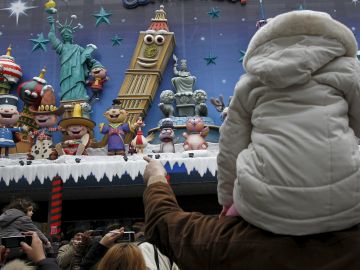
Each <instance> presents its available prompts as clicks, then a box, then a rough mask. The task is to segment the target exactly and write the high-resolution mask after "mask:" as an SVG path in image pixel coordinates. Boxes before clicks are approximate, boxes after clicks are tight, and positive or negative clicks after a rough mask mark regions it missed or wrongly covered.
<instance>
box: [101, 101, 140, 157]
mask: <svg viewBox="0 0 360 270" xmlns="http://www.w3.org/2000/svg"><path fill="white" fill-rule="evenodd" d="M104 116H105V117H106V119H107V120H108V121H109V124H104V123H101V124H100V132H101V133H102V134H106V135H108V155H110V156H111V155H122V156H125V142H124V139H125V136H126V134H127V133H129V132H134V130H135V128H136V126H137V124H136V123H135V124H134V125H133V126H130V124H129V123H127V122H125V120H126V118H127V116H128V112H127V111H126V110H124V109H123V108H122V107H121V101H120V100H117V99H114V100H113V104H112V106H111V107H110V108H109V109H108V110H107V111H106V112H105V113H104Z"/></svg>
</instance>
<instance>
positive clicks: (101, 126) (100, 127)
mask: <svg viewBox="0 0 360 270" xmlns="http://www.w3.org/2000/svg"><path fill="white" fill-rule="evenodd" d="M104 126H105V124H104V123H100V124H99V129H100V131H101V130H102V129H103V127H104Z"/></svg>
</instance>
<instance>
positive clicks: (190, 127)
mask: <svg viewBox="0 0 360 270" xmlns="http://www.w3.org/2000/svg"><path fill="white" fill-rule="evenodd" d="M186 129H187V131H188V133H186V132H184V133H183V136H184V137H185V142H184V145H183V146H184V149H185V151H187V150H205V149H207V148H208V143H207V142H206V141H205V137H206V136H207V135H208V133H209V127H206V126H205V123H204V121H203V119H202V118H201V117H198V116H193V117H189V118H188V120H187V121H186Z"/></svg>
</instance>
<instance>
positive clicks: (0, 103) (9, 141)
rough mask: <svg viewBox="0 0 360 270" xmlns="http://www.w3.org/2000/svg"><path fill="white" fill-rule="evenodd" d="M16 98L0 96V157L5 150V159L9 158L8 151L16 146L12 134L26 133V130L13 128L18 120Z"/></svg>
mask: <svg viewBox="0 0 360 270" xmlns="http://www.w3.org/2000/svg"><path fill="white" fill-rule="evenodd" d="M17 103H18V98H17V97H16V96H13V95H0V156H1V150H2V148H5V157H6V158H8V157H9V149H10V148H13V147H15V146H16V144H15V142H14V133H15V132H23V131H26V128H22V127H13V126H14V125H15V124H16V122H17V121H18V120H19V118H20V114H19V112H18V109H17Z"/></svg>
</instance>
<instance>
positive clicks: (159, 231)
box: [144, 183, 218, 269]
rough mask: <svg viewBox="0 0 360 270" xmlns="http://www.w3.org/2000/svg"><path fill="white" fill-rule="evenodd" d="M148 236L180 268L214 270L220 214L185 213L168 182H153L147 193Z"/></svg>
mask: <svg viewBox="0 0 360 270" xmlns="http://www.w3.org/2000/svg"><path fill="white" fill-rule="evenodd" d="M144 205H145V222H146V227H145V237H146V240H147V241H149V242H151V243H152V244H154V245H156V246H157V247H158V248H159V249H160V251H161V252H162V253H164V255H166V256H168V257H169V258H171V259H172V260H173V261H174V262H175V263H177V264H178V266H179V268H180V269H212V268H211V267H210V265H211V259H212V257H213V256H212V255H214V254H212V252H213V251H214V249H213V245H214V242H216V241H214V239H212V238H213V237H217V236H216V234H215V233H214V234H213V233H212V230H217V229H216V228H215V227H216V226H217V223H218V222H217V220H218V218H217V217H209V216H205V215H203V214H200V213H195V212H184V211H183V210H182V209H181V208H180V207H179V205H178V203H177V201H176V198H175V195H174V193H173V191H172V189H171V187H170V186H169V185H168V184H165V183H154V184H151V185H149V186H148V187H147V189H146V190H145V193H144Z"/></svg>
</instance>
